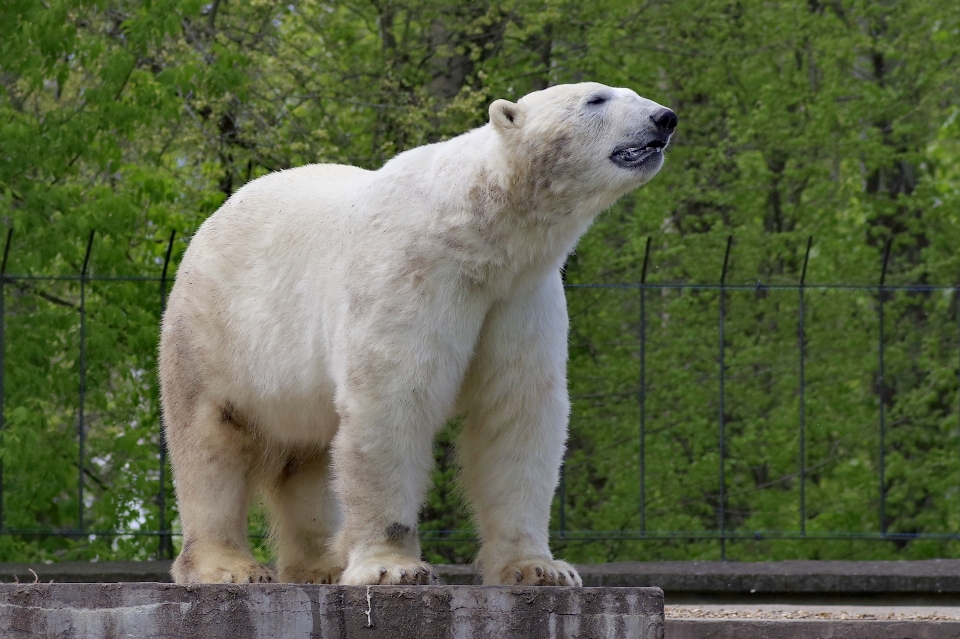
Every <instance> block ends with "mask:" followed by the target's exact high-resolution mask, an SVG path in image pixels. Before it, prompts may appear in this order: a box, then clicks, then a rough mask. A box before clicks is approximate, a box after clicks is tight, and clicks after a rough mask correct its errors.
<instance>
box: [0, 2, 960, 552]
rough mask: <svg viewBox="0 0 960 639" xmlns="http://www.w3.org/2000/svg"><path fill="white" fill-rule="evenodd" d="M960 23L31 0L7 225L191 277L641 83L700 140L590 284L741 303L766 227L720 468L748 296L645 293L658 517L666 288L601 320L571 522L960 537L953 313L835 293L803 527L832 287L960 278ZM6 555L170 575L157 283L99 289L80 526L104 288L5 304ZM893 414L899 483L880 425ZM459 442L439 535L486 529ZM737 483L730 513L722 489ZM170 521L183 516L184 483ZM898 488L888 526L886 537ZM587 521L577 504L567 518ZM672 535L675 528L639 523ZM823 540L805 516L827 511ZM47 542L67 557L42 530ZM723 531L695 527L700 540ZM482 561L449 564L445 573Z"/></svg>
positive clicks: (588, 337) (37, 268) (8, 152)
mask: <svg viewBox="0 0 960 639" xmlns="http://www.w3.org/2000/svg"><path fill="white" fill-rule="evenodd" d="M958 68H960V5H958V4H957V3H956V2H955V1H953V0H876V1H870V0H807V1H806V2H783V1H780V2H778V1H775V0H716V1H714V0H711V1H708V2H700V1H695V0H671V1H669V2H666V1H657V0H651V1H648V2H623V1H621V0H591V1H590V2H586V1H581V0H559V1H552V0H536V1H534V2H517V1H493V0H477V1H475V2H468V3H451V2H440V1H438V0H413V1H410V2H403V3H400V2H394V1H393V0H357V1H346V2H328V3H323V2H310V1H303V2H288V3H273V2H268V1H266V0H250V1H248V2H238V1H236V0H233V1H230V0H212V1H211V2H198V1H196V0H114V1H104V0H100V1H96V0H90V1H88V0H45V1H44V2H40V1H39V0H6V1H5V2H3V3H2V4H0V220H2V222H3V224H4V225H5V226H6V227H7V228H8V229H13V235H12V238H13V239H12V244H11V247H10V253H9V260H8V263H7V273H13V274H18V275H37V274H48V275H49V274H77V273H79V272H80V271H81V269H82V268H83V262H84V257H85V255H86V247H87V238H88V237H89V234H90V232H91V231H96V236H95V241H94V244H93V250H92V253H91V259H90V265H89V269H90V272H92V273H95V274H100V275H159V273H160V270H161V268H162V265H163V261H164V254H165V252H166V249H167V241H168V239H169V236H170V232H171V230H176V231H177V232H178V235H177V240H176V243H175V245H174V258H175V259H174V265H175V262H176V256H177V255H179V254H180V253H182V250H183V248H184V246H185V242H186V241H188V240H189V237H190V234H191V232H192V231H194V230H195V229H196V228H197V227H198V226H199V224H200V223H201V222H202V221H203V220H204V219H205V218H206V216H208V215H209V214H210V213H212V212H213V211H214V210H216V208H217V207H218V206H219V205H220V204H221V203H222V202H223V201H224V200H225V198H226V197H228V196H229V195H230V194H231V193H232V192H233V191H235V190H236V189H237V188H239V187H240V186H241V185H242V184H244V183H245V182H247V181H249V180H251V179H254V178H256V177H258V176H261V175H263V174H265V173H268V172H270V171H275V170H279V169H283V168H287V167H291V166H297V165H301V164H305V163H311V162H340V163H349V164H355V165H358V166H362V167H365V168H371V169H374V168H377V167H379V166H380V165H382V164H383V162H384V161H386V160H387V159H388V158H390V157H392V156H393V155H395V154H396V153H398V152H401V151H403V150H405V149H408V148H411V147H414V146H417V145H421V144H426V143H429V142H434V141H438V140H443V139H447V138H449V137H452V136H454V135H457V134H458V133H461V132H463V131H465V130H467V129H470V128H472V127H475V126H480V125H482V124H483V123H484V122H485V119H486V107H487V105H488V104H489V102H491V101H492V100H494V99H496V98H501V97H503V98H508V99H517V98H519V97H521V96H522V95H524V94H526V93H527V92H529V91H533V90H537V89H541V88H544V87H546V86H549V85H552V84H557V83H563V82H576V81H581V80H595V81H599V82H603V83H606V84H611V85H615V86H626V87H630V88H633V89H635V90H636V91H637V92H638V93H640V94H641V95H644V96H646V97H649V98H651V99H653V100H656V101H658V102H660V103H662V104H665V105H668V106H670V107H671V108H673V109H674V110H675V111H676V112H677V113H678V114H679V116H680V127H679V129H678V132H677V134H676V136H675V140H674V143H673V144H672V146H671V149H670V150H669V152H668V160H667V164H666V166H665V167H664V169H663V171H662V172H661V174H660V175H659V176H658V177H657V178H656V180H654V181H653V182H652V183H651V184H650V185H648V186H647V187H645V188H644V189H642V190H640V191H638V192H636V193H634V194H632V195H630V196H628V197H626V198H625V199H624V200H623V201H622V202H621V203H620V204H618V205H617V206H616V207H614V209H613V210H611V211H609V212H607V213H606V214H604V215H603V216H602V217H601V218H600V219H599V220H598V222H597V224H596V225H595V226H594V228H593V229H592V230H591V231H590V233H589V234H588V235H587V236H586V237H585V238H584V240H583V242H581V245H580V247H579V248H578V250H577V252H576V254H575V255H574V256H572V258H571V260H570V261H569V263H568V265H567V268H566V271H565V277H566V279H567V282H568V283H571V284H577V283H617V282H634V283H635V282H638V281H639V280H640V278H641V276H642V273H641V269H642V264H643V263H644V259H645V252H646V242H647V238H651V252H650V255H649V267H648V274H647V281H648V282H660V283H663V282H687V283H690V282H694V283H696V282H700V283H716V282H717V281H718V280H719V278H720V271H721V265H722V263H723V256H724V250H725V243H726V238H727V236H730V235H732V236H733V237H734V238H735V241H734V244H733V247H732V251H731V257H730V264H729V269H728V275H727V282H728V283H751V284H752V283H755V282H758V283H760V284H761V285H760V286H758V287H757V288H756V289H755V290H747V291H744V290H741V291H734V292H729V293H726V294H725V295H726V296H725V297H724V298H723V299H724V304H725V313H726V316H725V317H726V322H727V326H726V329H725V330H726V332H725V337H724V352H725V357H726V359H725V365H726V368H725V369H724V370H725V380H726V389H727V397H726V401H725V404H724V408H723V415H724V422H725V424H726V438H727V440H726V452H725V456H724V458H723V459H720V452H719V448H718V439H717V437H718V435H717V421H718V411H719V404H718V402H719V399H720V398H719V396H718V392H717V390H716V386H717V378H718V374H719V373H718V370H719V369H718V364H717V357H718V354H717V349H718V342H717V340H718V339H719V337H718V335H717V325H716V324H717V318H718V313H719V303H720V296H719V294H718V293H717V292H716V291H700V292H698V291H677V290H670V289H662V290H659V289H658V290H655V291H654V290H650V291H647V292H646V298H645V304H646V310H645V312H646V322H645V324H644V330H645V331H646V338H647V342H646V346H645V348H646V350H645V358H646V359H645V362H646V386H645V390H646V393H647V396H646V400H645V401H646V406H645V408H646V413H645V415H646V429H647V431H646V432H647V434H648V436H647V438H646V440H645V460H646V464H645V482H646V483H645V492H644V496H643V499H644V504H643V514H642V515H641V513H640V508H639V504H640V494H639V492H638V490H639V489H638V462H637V460H638V453H639V446H640V444H639V440H638V435H637V424H638V420H639V419H640V415H639V410H638V401H637V397H638V393H639V385H638V379H639V378H638V366H639V358H640V349H639V343H638V340H637V336H638V332H639V330H640V316H639V295H638V291H637V289H636V288H633V289H620V290H614V289H573V290H571V291H570V295H569V297H568V299H569V303H570V308H571V315H572V319H573V329H572V333H571V373H570V378H571V392H572V393H573V395H574V398H575V401H574V412H573V416H572V422H571V427H572V428H571V440H570V447H569V451H568V460H567V467H566V471H565V478H564V489H563V497H562V499H563V514H562V517H563V525H564V526H565V528H566V529H569V530H577V531H590V530H593V531H606V532H607V533H616V532H618V531H619V532H620V533H629V532H631V531H633V532H636V531H638V530H639V529H640V527H641V526H645V528H646V529H647V530H649V531H688V532H693V533H703V534H704V535H708V534H710V532H711V531H714V532H715V531H716V530H717V529H718V525H719V524H718V514H719V510H720V504H721V501H723V502H724V504H723V505H724V517H725V518H726V519H725V523H724V526H725V528H726V529H727V530H741V531H754V530H768V531H773V530H790V531H796V530H799V528H800V526H801V525H802V526H804V529H805V531H807V532H809V533H810V534H811V535H814V534H815V533H817V532H877V531H880V530H887V531H891V532H900V533H930V534H937V533H957V532H958V530H960V396H958V395H960V391H958V383H957V380H958V373H960V371H958V362H960V353H958V339H960V338H958V331H960V328H958V321H960V320H958V304H960V302H958V299H957V295H958V293H957V292H954V291H949V290H946V291H916V290H913V291H911V290H903V291H899V292H890V293H887V294H885V298H884V305H885V309H886V314H885V322H884V331H885V344H886V350H885V354H886V357H887V371H886V375H885V376H884V377H883V379H880V377H879V369H878V364H877V355H878V353H877V343H878V341H877V340H878V332H879V321H878V315H877V310H878V301H879V300H878V295H877V292H876V291H875V290H874V291H870V290H868V289H849V290H842V291H835V290H830V291H825V290H810V291H808V292H807V293H806V310H805V315H804V317H805V319H806V331H807V338H808V339H807V343H806V349H807V357H808V363H807V373H806V376H807V378H806V391H805V393H806V394H805V398H806V399H805V410H806V420H807V424H808V430H807V433H806V442H805V446H806V449H805V450H806V452H805V461H804V463H805V466H806V468H807V469H808V473H807V474H806V476H805V478H804V481H805V490H806V502H807V503H806V509H805V511H804V512H803V513H801V512H800V510H799V505H798V504H799V499H798V491H799V490H800V483H801V482H800V481H799V477H798V470H797V469H798V463H799V462H798V459H799V458H798V456H799V450H800V449H799V440H798V431H797V427H796V423H797V416H798V385H799V379H798V372H797V357H798V342H797V319H798V304H799V302H798V296H797V292H796V291H786V292H785V291H777V290H771V289H768V288H764V285H767V286H769V285H775V284H778V283H796V282H797V281H798V280H799V278H800V273H801V269H802V266H803V263H804V256H805V254H806V246H807V239H808V237H810V236H813V237H814V242H813V249H812V250H811V252H810V254H809V266H808V270H807V274H806V282H815V283H826V282H833V283H848V284H863V285H868V284H869V285H876V284H877V282H878V281H879V277H880V270H881V262H882V256H883V252H884V249H885V247H886V246H887V244H888V242H889V243H890V246H891V252H890V259H889V266H888V275H887V283H892V284H942V285H954V284H957V285H960V282H958V277H960V251H958V246H960V106H958V105H960V74H958V73H957V69H958ZM4 288H5V298H4V299H5V303H6V313H5V316H4V317H5V322H6V329H5V369H4V371H5V392H6V396H5V430H4V432H3V440H2V445H0V452H2V460H3V465H4V467H3V482H4V486H3V488H4V490H3V495H4V501H3V517H4V519H3V525H4V527H5V529H6V530H7V531H8V532H11V533H14V534H6V535H3V536H0V559H6V560H16V559H46V558H50V559H56V558H94V557H96V558H101V559H107V558H115V557H116V558H120V557H123V558H145V557H149V556H152V555H154V554H155V553H156V551H157V538H156V537H155V536H149V535H144V536H137V535H132V536H123V537H115V536H109V535H99V536H98V535H87V534H82V535H75V536H73V537H62V536H57V535H55V534H52V533H53V532H55V531H64V530H73V529H75V528H76V527H77V525H78V523H79V515H78V511H79V510H81V509H82V511H83V512H84V522H85V525H86V528H87V529H88V530H95V531H96V530H99V531H112V530H127V531H130V530H141V531H154V530H156V529H157V527H158V525H159V518H158V513H159V511H158V508H159V504H158V500H157V494H158V492H159V490H160V486H159V474H158V468H157V462H156V451H157V450H158V446H159V441H158V428H159V415H158V410H157V396H156V380H155V356H154V353H155V348H156V339H157V319H158V316H159V312H160V299H159V291H158V290H157V285H156V283H155V282H136V281H129V282H126V281H123V282H110V283H88V284H87V289H86V291H85V295H86V308H87V309H88V313H89V318H88V320H87V322H88V326H87V328H86V330H87V332H88V335H87V339H88V346H87V352H86V353H85V357H86V362H87V367H88V371H87V376H88V382H87V385H88V392H87V400H86V402H87V403H86V411H87V415H86V416H87V424H86V429H87V431H86V432H87V438H88V441H87V449H88V451H89V456H88V460H89V461H88V462H86V463H85V464H84V467H83V469H82V471H83V476H84V477H85V485H86V489H87V492H86V497H85V499H84V503H83V504H80V503H78V495H77V490H76V489H77V483H78V479H77V477H78V475H79V471H80V468H79V466H80V464H79V461H78V442H77V436H76V429H77V419H78V417H77V404H78V399H77V377H78V371H79V366H80V353H79V346H78V343H79V340H78V330H79V328H78V310H79V299H80V288H79V284H78V283H76V282H71V281H38V280H24V279H14V280H11V281H10V282H9V283H7V284H6V285H5V287H4ZM881 406H882V407H883V409H884V411H885V415H886V417H887V421H888V425H889V428H888V432H887V433H886V443H885V446H886V449H885V450H886V455H885V457H884V463H885V465H886V467H885V472H886V475H885V484H884V486H883V487H882V489H881V487H879V486H878V485H877V481H878V479H877V477H878V464H880V458H879V455H878V452H877V451H878V450H879V449H878V441H877V438H878V433H877V427H876V421H877V414H878V410H879V409H880V407H881ZM454 430H455V425H453V426H451V427H450V429H448V431H445V432H444V433H443V434H442V436H441V437H440V446H439V448H438V452H437V459H438V466H437V470H436V473H435V479H436V480H437V487H436V488H435V489H434V491H433V492H431V494H430V498H429V500H428V503H427V505H426V506H425V512H424V517H425V521H424V525H423V530H424V533H425V534H428V533H430V532H431V531H433V532H434V533H436V532H437V531H442V530H448V529H464V528H468V526H469V524H468V522H467V520H466V516H465V514H464V513H463V511H462V508H461V505H460V502H459V497H458V495H457V493H456V491H455V489H454V488H453V479H454V475H455V464H454V462H453V453H452V448H451V447H452V443H451V442H452V432H453V431H454ZM721 463H722V464H724V468H725V470H726V479H725V484H724V492H725V496H724V498H723V500H721V499H720V497H719V494H720V484H719V479H718V477H717V472H716V471H717V468H718V466H719V465H720V464H721ZM164 490H165V491H166V493H165V494H166V495H167V499H166V508H167V513H166V521H167V522H169V521H170V520H171V519H172V518H173V517H174V516H175V512H176V510H175V504H174V503H173V499H172V492H171V488H170V486H169V475H168V485H167V486H166V487H165V488H164ZM881 490H882V491H883V492H884V494H885V497H886V500H887V504H886V509H885V511H884V521H880V519H879V517H880V515H879V511H878V502H879V494H880V492H881ZM555 514H556V515H557V519H556V520H555V522H554V527H558V526H559V525H560V524H559V518H560V517H561V514H560V502H559V500H558V503H557V505H556V513H555ZM641 517H642V518H643V519H642V520H641ZM801 519H802V522H801ZM37 531H42V532H43V533H45V534H39V533H38V532H37ZM607 536H608V537H611V539H607V540H604V541H564V540H563V539H560V540H559V542H558V544H557V545H558V546H560V547H562V548H563V552H564V553H565V554H566V556H567V557H569V558H571V559H574V560H594V561H597V560H616V559H643V558H656V557H669V558H711V557H716V556H719V554H718V553H719V552H720V551H719V544H718V543H717V542H715V541H705V540H694V541H690V540H687V539H681V538H678V539H673V540H670V539H667V540H655V541H650V540H645V541H635V540H631V539H629V537H630V535H629V534H624V538H616V535H614V534H610V535H607ZM694 536H695V535H694ZM729 546H730V547H729V550H728V554H729V555H730V556H732V557H741V558H767V557H778V558H786V557H851V558H852V557H892V556H901V557H907V556H910V557H927V556H937V555H946V554H956V552H957V551H958V550H960V546H958V544H957V542H956V541H950V540H937V539H924V540H915V541H904V540H900V541H898V542H896V543H891V542H863V541H856V540H841V541H838V540H835V539H834V540H803V541H798V540H780V541H769V540H752V541H744V542H736V543H735V544H730V545H729ZM472 551H473V546H472V544H470V543H440V544H429V546H428V554H429V556H430V557H431V558H432V559H433V560H449V561H464V560H467V559H469V557H470V553H471V552H472Z"/></svg>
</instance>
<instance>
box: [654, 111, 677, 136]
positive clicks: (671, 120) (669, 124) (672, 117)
mask: <svg viewBox="0 0 960 639" xmlns="http://www.w3.org/2000/svg"><path fill="white" fill-rule="evenodd" d="M650 119H651V120H653V123H654V124H656V125H657V128H658V129H660V130H662V131H667V132H672V131H673V130H674V129H675V128H677V123H678V122H679V121H680V119H679V118H678V117H677V114H676V113H674V112H673V111H671V110H670V109H663V110H662V111H657V112H656V113H654V114H653V115H651V116H650Z"/></svg>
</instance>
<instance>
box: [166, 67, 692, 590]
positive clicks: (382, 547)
mask: <svg viewBox="0 0 960 639" xmlns="http://www.w3.org/2000/svg"><path fill="white" fill-rule="evenodd" d="M489 115H490V120H489V123H488V124H486V125H485V126H483V127H480V128H478V129H475V130H473V131H470V132H468V133H465V134H463V135H461V136H459V137H457V138H454V139H452V140H447V141H445V142H439V143H436V144H430V145H427V146H423V147H420V148H415V149H412V150H410V151H407V152H405V153H401V154H400V155H398V156H397V157H395V158H393V159H392V160H390V161H389V162H387V163H386V164H385V165H384V166H383V167H382V168H381V169H379V170H377V171H367V170H363V169H360V168H356V167H352V166H340V165H310V166H304V167H301V168H296V169H290V170H286V171H281V172H278V173H272V174H270V175H267V176H265V177H262V178H259V179H257V180H254V181H253V182H251V183H249V184H247V185H246V186H244V187H243V188H241V189H240V190H238V191H237V192H236V193H235V194H234V195H233V196H231V197H230V198H229V199H228V200H227V202H226V203H225V204H224V205H223V206H222V207H221V208H220V209H219V210H218V211H217V212H216V213H214V214H213V215H212V216H211V217H210V218H209V219H208V220H207V221H206V222H205V223H204V224H203V225H202V226H201V227H200V229H199V230H198V231H197V233H196V235H195V236H194V237H193V239H192V241H191V242H190V246H189V248H188V250H187V251H186V254H185V255H184V257H183V260H182V263H181V266H180V269H179V273H178V275H177V278H176V283H175V285H174V287H173V290H172V292H171V294H170V299H169V304H168V307H167V310H166V313H165V314H164V317H163V325H162V330H161V342H160V380H161V392H162V401H163V414H164V418H165V428H166V435H167V441H168V445H169V450H170V455H171V460H172V465H173V472H174V478H175V485H176V493H177V497H178V500H179V506H180V517H181V521H182V524H183V534H184V538H183V548H182V550H181V552H180V555H179V557H178V558H177V560H176V562H175V563H174V565H173V568H172V574H173V576H174V578H175V580H176V581H177V582H179V583H192V582H261V581H273V580H275V579H279V580H280V581H284V582H313V583H337V582H338V583H341V584H355V585H357V584H415V583H435V582H436V579H437V577H436V575H435V574H434V573H433V571H432V569H431V567H430V566H429V565H428V564H427V563H425V562H423V561H422V560H421V553H420V545H419V541H418V536H417V517H418V513H419V510H420V507H421V503H422V501H423V499H424V497H425V492H426V489H427V482H428V478H429V474H430V470H431V467H432V463H433V454H432V446H433V441H434V436H435V435H436V433H437V431H438V430H439V429H440V428H441V427H442V426H443V424H444V423H445V421H446V420H447V419H448V418H450V417H451V416H457V415H462V416H464V422H463V430H462V434H461V435H460V439H459V446H458V450H459V462H460V464H461V466H462V476H461V481H462V485H463V489H464V493H465V495H466V497H467V498H468V501H469V504H470V507H471V510H472V513H473V515H474V518H475V522H476V526H477V529H478V532H479V535H480V539H481V549H480V551H479V554H478V558H477V559H478V562H477V565H478V566H479V567H480V571H481V573H482V577H483V583H484V584H494V585H496V584H500V585H514V584H533V585H536V584H543V585H578V586H579V585H581V580H580V577H579V575H578V574H577V571H576V570H575V569H574V568H573V567H572V566H571V565H570V564H568V563H566V562H563V561H559V560H557V559H554V558H553V556H552V555H551V553H550V549H549V546H548V523H549V517H550V504H551V500H552V496H553V493H554V490H555V487H556V485H557V480H558V473H559V468H560V464H561V460H562V457H563V451H564V447H565V442H566V434H567V419H568V412H569V399H568V393H567V382H566V362H567V322H568V320H567V311H566V304H565V300H564V293H563V286H562V283H561V277H560V269H561V266H562V265H563V263H564V260H565V259H566V257H567V256H568V254H569V253H570V252H571V250H572V249H573V247H574V245H575V244H576V242H577V240H578V238H580V236H581V235H582V234H583V233H584V232H585V231H586V230H587V228H588V227H589V226H590V223H591V222H592V221H593V219H594V217H595V216H597V214H599V213H600V212H601V211H603V210H604V209H606V208H608V207H609V206H610V205H611V204H613V203H614V202H615V201H616V200H617V198H619V197H620V196H621V195H623V194H624V193H626V192H628V191H630V190H631V189H634V188H636V187H638V186H640V185H642V184H644V183H645V182H647V181H649V180H650V179H651V178H652V177H653V176H654V175H655V174H656V173H657V172H658V171H659V169H660V167H661V165H662V163H663V151H664V149H665V148H666V146H667V144H668V142H669V141H670V137H671V134H672V133H673V131H674V128H675V127H676V125H677V117H676V115H675V114H674V113H673V111H671V110H670V109H667V108H665V107H663V106H660V105H659V104H656V103H655V102H652V101H650V100H647V99H644V98H641V97H640V96H638V95H637V94H636V93H634V92H633V91H631V90H628V89H622V88H611V87H607V86H604V85H602V84H596V83H584V84H573V85H560V86H554V87H552V88H548V89H545V90H543V91H537V92H535V93H531V94H529V95H527V96H525V97H523V98H522V99H520V100H519V101H518V102H516V103H513V102H508V101H507V100H496V101H495V102H493V103H492V104H491V105H490V108H489ZM258 492H259V493H261V494H262V495H263V496H264V498H265V500H266V504H267V506H268V509H269V512H270V516H271V522H272V534H271V536H272V539H273V543H274V545H275V550H276V556H277V568H276V573H274V572H273V571H272V570H271V569H269V568H268V567H266V566H264V565H262V564H260V563H258V562H257V561H256V560H255V559H254V557H253V556H252V555H251V553H250V551H249V546H248V540H247V512H248V507H249V504H250V501H251V499H252V497H253V496H254V494H255V493H258Z"/></svg>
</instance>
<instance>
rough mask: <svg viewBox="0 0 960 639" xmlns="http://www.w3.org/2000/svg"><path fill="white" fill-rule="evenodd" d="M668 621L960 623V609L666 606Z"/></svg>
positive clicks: (921, 607)
mask: <svg viewBox="0 0 960 639" xmlns="http://www.w3.org/2000/svg"><path fill="white" fill-rule="evenodd" d="M664 614H665V616H666V618H667V619H827V620H829V619H841V620H843V619H859V620H878V621H960V608H953V607H945V606H939V607H933V606H929V607H927V606H895V607H891V606H794V605H789V604H766V605H738V606H734V605H683V606H670V605H667V606H664Z"/></svg>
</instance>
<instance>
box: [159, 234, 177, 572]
mask: <svg viewBox="0 0 960 639" xmlns="http://www.w3.org/2000/svg"><path fill="white" fill-rule="evenodd" d="M176 237H177V231H176V230H173V231H170V242H169V243H168V244H167V254H166V256H165V257H164V258H163V274H162V275H161V276H160V317H161V320H162V318H163V313H164V311H166V310H167V269H168V268H169V266H170V255H171V254H172V253H173V240H174V239H175V238H176ZM157 506H158V508H159V509H160V521H159V525H160V535H159V539H157V556H158V558H159V559H173V543H172V542H173V540H172V539H171V537H170V531H169V530H167V436H166V433H165V432H164V429H163V408H162V407H161V409H160V493H159V495H157Z"/></svg>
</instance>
